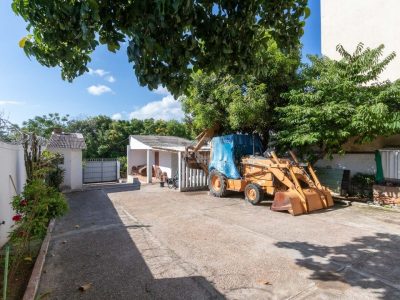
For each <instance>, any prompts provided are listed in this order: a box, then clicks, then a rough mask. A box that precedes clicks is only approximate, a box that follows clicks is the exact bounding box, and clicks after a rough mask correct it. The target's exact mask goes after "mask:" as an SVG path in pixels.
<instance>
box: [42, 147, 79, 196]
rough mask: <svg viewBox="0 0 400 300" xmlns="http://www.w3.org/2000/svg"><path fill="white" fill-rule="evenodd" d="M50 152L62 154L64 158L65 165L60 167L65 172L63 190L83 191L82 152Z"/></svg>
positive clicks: (64, 150) (61, 150)
mask: <svg viewBox="0 0 400 300" xmlns="http://www.w3.org/2000/svg"><path fill="white" fill-rule="evenodd" d="M48 150H49V151H51V152H54V153H60V154H62V155H63V157H64V164H62V165H60V168H62V169H63V170H64V182H63V183H62V189H65V190H80V189H82V183H83V180H82V150H80V149H65V148H53V149H48Z"/></svg>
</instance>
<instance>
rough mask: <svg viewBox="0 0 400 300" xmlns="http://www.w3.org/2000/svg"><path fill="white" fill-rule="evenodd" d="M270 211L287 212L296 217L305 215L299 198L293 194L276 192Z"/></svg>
mask: <svg viewBox="0 0 400 300" xmlns="http://www.w3.org/2000/svg"><path fill="white" fill-rule="evenodd" d="M271 210H274V211H284V210H287V211H288V212H289V213H290V214H291V215H293V216H298V215H301V214H305V213H307V211H306V209H305V207H304V205H303V204H302V202H301V199H300V198H299V196H298V195H297V194H296V193H294V192H276V193H275V197H274V202H272V206H271Z"/></svg>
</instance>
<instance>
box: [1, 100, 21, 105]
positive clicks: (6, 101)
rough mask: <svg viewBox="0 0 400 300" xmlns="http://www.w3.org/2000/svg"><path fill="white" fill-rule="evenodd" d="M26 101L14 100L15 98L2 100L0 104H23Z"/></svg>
mask: <svg viewBox="0 0 400 300" xmlns="http://www.w3.org/2000/svg"><path fill="white" fill-rule="evenodd" d="M21 104H24V102H21V101H13V100H0V105H21Z"/></svg>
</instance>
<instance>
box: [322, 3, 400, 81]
mask: <svg viewBox="0 0 400 300" xmlns="http://www.w3.org/2000/svg"><path fill="white" fill-rule="evenodd" d="M399 13H400V0H321V51H322V54H323V55H326V56H328V57H330V58H332V59H337V58H339V57H340V56H339V54H338V53H337V52H336V46H337V45H338V44H342V45H343V46H344V48H345V49H346V50H347V51H350V52H353V51H354V49H355V47H356V45H357V44H358V43H359V42H363V43H364V44H365V46H366V47H377V46H379V45H380V44H384V45H385V54H386V55H387V54H389V53H391V52H392V51H395V52H396V53H397V57H396V58H395V60H394V61H393V62H391V64H389V66H388V68H387V69H386V70H385V72H384V73H383V74H382V76H381V79H382V80H386V79H390V80H392V81H393V80H396V79H398V78H400V17H399Z"/></svg>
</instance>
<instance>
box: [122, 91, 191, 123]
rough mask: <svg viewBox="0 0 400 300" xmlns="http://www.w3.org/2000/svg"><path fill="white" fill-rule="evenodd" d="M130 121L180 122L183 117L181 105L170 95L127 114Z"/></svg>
mask: <svg viewBox="0 0 400 300" xmlns="http://www.w3.org/2000/svg"><path fill="white" fill-rule="evenodd" d="M129 117H130V118H131V119H141V120H143V119H149V118H154V119H163V120H173V119H175V120H181V119H182V118H183V117H184V114H183V111H182V107H181V103H180V102H179V101H177V100H175V99H174V97H173V96H172V95H168V96H165V97H164V98H162V99H161V100H160V101H153V102H149V103H147V104H146V105H144V106H142V107H140V108H138V109H136V110H134V111H133V112H131V113H130V114H129Z"/></svg>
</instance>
